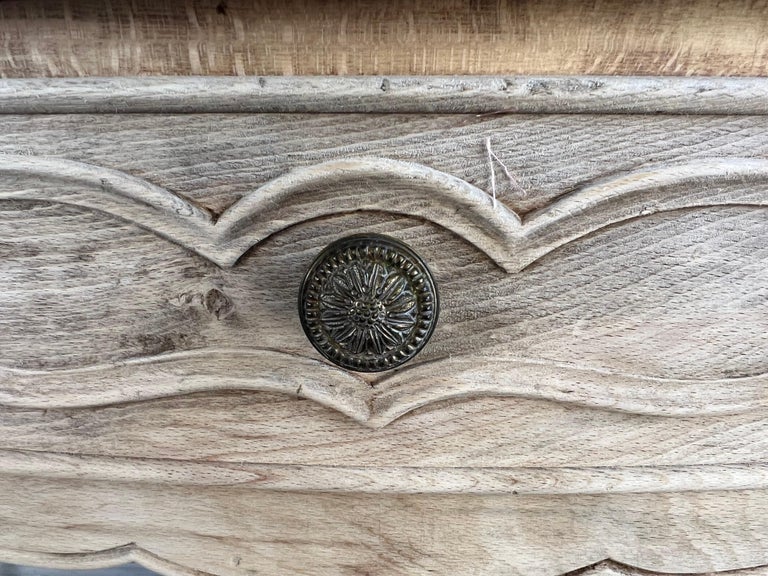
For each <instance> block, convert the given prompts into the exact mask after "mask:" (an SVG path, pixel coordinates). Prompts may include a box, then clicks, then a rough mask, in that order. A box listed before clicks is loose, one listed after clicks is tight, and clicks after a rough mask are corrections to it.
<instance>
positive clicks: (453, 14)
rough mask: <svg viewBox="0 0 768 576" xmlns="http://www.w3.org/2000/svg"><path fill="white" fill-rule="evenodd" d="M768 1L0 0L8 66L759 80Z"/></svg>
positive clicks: (0, 68)
mask: <svg viewBox="0 0 768 576" xmlns="http://www.w3.org/2000/svg"><path fill="white" fill-rule="evenodd" d="M766 14H768V9H767V8H766V4H765V2H762V1H759V2H749V1H747V0H733V1H729V2H717V1H715V0H706V1H695V0H675V1H672V2H627V1H625V0H607V1H600V2H591V3H575V2H570V3H568V2H567V3H563V2H558V1H557V0H548V1H545V2H506V1H505V2H495V1H494V2H492V1H486V0H481V1H477V2H470V1H467V0H451V1H447V2H439V3H435V2H431V1H428V0H407V1H404V2H395V3H387V4H382V3H380V2H376V1H375V0H354V1H351V2H320V1H319V0H310V1H309V2H307V1H299V0H290V1H287V2H286V1H282V2H277V1H274V0H264V1H259V2H249V1H246V0H223V1H222V0H186V1H183V0H166V1H163V2H149V1H146V0H142V1H139V2H131V3H127V2H108V1H107V0H85V1H83V0H79V1H77V2H75V1H73V0H34V1H30V0H4V1H3V2H2V4H0V39H2V43H1V44H0V45H2V46H3V49H2V55H1V57H0V75H2V76H4V77H40V76H53V77H56V76H58V77H66V76H130V75H157V74H169V75H189V74H195V75H273V74H274V75H307V74H320V75H347V74H386V75H390V74H621V75H632V74H640V75H720V76H764V75H766V74H767V73H768V68H766V66H767V65H766V62H768V58H766V49H768V42H767V41H766V38H768V30H767V28H766V27H767V26H768V19H767V18H766Z"/></svg>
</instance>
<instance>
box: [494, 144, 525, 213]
mask: <svg viewBox="0 0 768 576" xmlns="http://www.w3.org/2000/svg"><path fill="white" fill-rule="evenodd" d="M485 150H486V152H487V153H488V169H489V170H490V172H491V198H492V203H493V207H494V209H495V208H496V202H497V201H496V171H495V169H494V166H493V161H494V160H496V162H497V163H498V164H499V166H500V167H501V170H502V172H504V175H505V176H506V177H507V180H509V183H510V184H511V185H512V187H513V188H515V189H516V190H518V191H519V192H520V194H521V195H522V196H523V198H525V197H526V196H528V192H527V191H526V190H525V188H523V187H522V186H520V183H519V182H518V181H517V179H516V178H515V177H514V176H513V175H512V172H510V170H509V168H507V165H506V164H504V162H502V161H501V158H499V157H498V156H497V155H496V152H494V151H493V147H492V146H491V137H490V136H489V137H487V138H486V139H485ZM500 195H501V194H499V196H500Z"/></svg>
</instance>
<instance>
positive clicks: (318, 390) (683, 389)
mask: <svg viewBox="0 0 768 576" xmlns="http://www.w3.org/2000/svg"><path fill="white" fill-rule="evenodd" d="M441 374H450V375H451V377H450V378H442V377H441ZM64 379H68V380H75V379H76V381H77V384H78V385H77V388H76V389H72V387H71V386H70V387H64V386H61V383H62V381H63V380H64ZM105 379H109V380H113V381H119V382H120V386H119V387H112V388H109V389H106V390H105V389H104V386H103V384H104V381H105ZM0 382H2V386H0V404H3V405H6V406H18V407H29V408H54V407H82V406H95V405H106V404H114V403H122V402H133V401H142V400H149V399H153V398H160V397H169V396H176V395H181V394H190V393H193V392H203V391H208V392H210V391H217V390H254V391H261V392H278V393H283V394H289V395H294V396H297V397H301V398H306V399H309V400H313V401H315V402H317V403H318V404H321V405H323V406H326V407H329V408H332V409H334V410H336V411H338V412H341V413H342V414H345V415H347V416H349V417H351V418H353V419H354V420H356V421H358V422H360V423H363V424H366V425H367V426H370V427H374V428H378V427H382V426H385V425H387V424H389V423H390V422H392V421H394V420H396V419H397V418H400V417H401V416H403V415H405V414H407V413H408V412H411V411H412V410H415V409H417V408H420V407H423V406H427V405H430V404H433V403H436V402H440V401H443V400H449V399H454V398H468V397H478V396H483V395H488V396H509V397H517V398H530V399H540V400H552V401H557V402H566V403H570V404H577V405H581V406H587V407H592V408H602V409H606V410H614V411H619V412H630V413H635V414H648V415H657V416H704V415H716V414H736V413H741V412H746V411H749V410H754V409H757V408H761V407H766V406H768V374H760V375H757V376H750V377H744V378H730V379H720V380H706V381H702V380H683V379H664V378H654V377H647V376H638V375H633V374H624V373H620V372H615V371H610V370H604V369H599V368H594V367H589V366H574V365H571V364H566V363H559V362H553V361H543V360H532V359H526V358H497V357H483V358H482V362H480V361H478V357H476V356H471V357H469V356H467V357H450V358H444V359H439V360H435V361H433V362H428V363H424V364H417V365H414V366H412V367H406V368H403V369H401V370H400V371H398V372H395V373H393V374H391V375H387V376H384V377H381V378H379V379H378V380H374V381H373V383H372V384H371V383H369V382H368V381H366V380H364V379H363V378H361V377H360V376H357V375H355V374H353V373H350V372H347V371H345V370H342V369H341V368H337V367H335V366H332V365H330V364H326V363H325V362H321V361H319V360H314V359H312V358H308V357H304V356H299V355H295V354H289V353H286V352H282V351H279V350H272V349H266V348H265V349H259V348H253V349H252V348H248V349H210V348H209V349H198V350H189V351H184V352H174V353H170V354H162V355H159V356H153V357H149V358H141V359H136V360H127V361H123V362H120V363H117V364H101V365H96V366H89V367H84V368H72V369H66V370H57V371H42V370H22V369H13V368H0ZM713 394H714V395H715V396H716V397H717V399H718V400H717V402H712V397H713V396H712V395H713Z"/></svg>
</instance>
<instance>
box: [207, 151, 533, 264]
mask: <svg viewBox="0 0 768 576" xmlns="http://www.w3.org/2000/svg"><path fill="white" fill-rule="evenodd" d="M350 186H353V187H354V194H347V195H345V196H344V197H343V198H341V199H340V198H339V193H338V190H339V188H341V187H350ZM364 210H372V211H379V212H389V213H393V214H402V215H405V216H415V217H418V218H421V219H424V220H428V221H431V222H434V223H435V224H438V225H439V226H442V227H443V228H446V229H447V230H450V231H452V232H454V233H455V234H457V235H458V236H460V237H462V238H464V239H465V240H467V241H468V242H470V243H471V244H473V245H474V246H475V247H477V248H478V249H479V250H481V251H482V252H484V253H485V254H487V255H488V256H489V257H490V258H491V259H492V260H494V261H495V262H496V263H497V264H499V265H500V266H502V267H504V268H506V264H507V262H508V261H509V259H510V248H511V249H512V250H516V248H517V244H518V242H519V237H520V218H519V216H518V215H517V214H516V213H515V212H513V211H512V210H510V209H509V208H507V207H505V206H503V205H502V204H500V203H497V206H496V208H494V207H493V204H492V200H491V197H490V196H488V194H486V193H485V192H484V191H483V190H481V189H479V188H477V187H475V186H473V185H472V184H469V183H468V182H465V181H464V180H461V179H459V178H456V177H454V176H450V175H448V174H445V173H444V172H440V171H438V170H434V169H432V168H428V167H426V166H422V165H420V164H414V163H411V162H402V161H399V160H387V159H383V158H350V159H345V160H332V161H329V162H324V163H322V164H318V165H316V166H309V167H306V168H299V169H296V170H294V171H292V172H290V173H288V174H286V175H284V176H281V177H279V178H277V179H275V180H273V181H271V182H269V183H267V184H265V185H264V186H262V187H261V188H259V189H258V190H256V191H255V192H253V193H251V194H248V195H247V196H245V197H244V198H242V199H241V200H240V201H238V202H236V203H235V204H234V205H232V206H231V207H230V208H229V209H227V210H226V211H225V212H224V213H223V214H222V215H221V218H220V219H219V221H218V222H217V224H216V228H217V239H218V242H219V245H220V247H221V249H222V252H223V253H222V256H221V257H220V258H221V259H222V262H223V263H224V264H226V265H232V264H234V263H235V261H236V260H237V259H238V258H239V257H240V256H241V255H242V254H243V253H244V252H245V251H246V250H248V249H249V248H251V247H252V246H254V245H256V244H258V243H259V242H261V241H262V240H264V239H265V238H267V237H269V236H271V235H273V234H275V233H277V232H279V231H281V230H284V229H285V228H288V227H289V226H293V225H295V224H298V223H300V222H302V221H305V220H309V219H314V218H318V217H322V216H331V215H333V214H337V213H339V212H351V211H364Z"/></svg>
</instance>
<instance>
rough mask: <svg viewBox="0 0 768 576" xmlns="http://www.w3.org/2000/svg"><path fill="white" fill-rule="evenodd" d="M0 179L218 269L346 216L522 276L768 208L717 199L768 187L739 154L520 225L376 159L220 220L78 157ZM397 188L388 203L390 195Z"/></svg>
mask: <svg viewBox="0 0 768 576" xmlns="http://www.w3.org/2000/svg"><path fill="white" fill-rule="evenodd" d="M0 177H11V178H18V179H23V178H37V179H43V180H52V181H65V182H71V183H76V184H78V185H79V186H82V188H83V192H82V193H79V194H71V193H68V194H60V195H57V194H56V193H55V192H51V191H50V190H45V191H41V190H40V189H38V188H34V187H32V188H25V189H22V190H19V191H16V192H4V193H0V200H2V199H25V200H43V201H51V202H60V203H63V204H73V205H77V206H82V207H84V208H88V209H93V210H100V211H103V212H107V213H109V214H112V215H114V216H117V217H119V218H122V219H124V220H127V221H130V222H133V223H135V224H137V225H139V226H141V227H142V228H144V229H146V230H150V231H151V232H153V233H155V234H157V235H158V236H161V237H164V238H167V239H168V240H170V241H172V242H175V243H177V244H179V245H181V246H183V247H185V248H188V249H190V250H193V251H195V252H197V253H198V254H200V255H201V256H203V257H205V258H207V259H209V260H210V261H211V262H214V263H216V264H218V265H219V266H225V267H229V266H233V265H234V264H235V263H236V262H237V260H238V259H239V258H240V257H241V256H242V255H243V254H244V253H245V252H246V251H247V250H249V249H250V248H252V247H253V246H256V245H258V244H259V242H261V241H263V240H264V239H266V238H268V237H269V236H272V235H273V234H276V233H278V232H280V231H282V230H285V229H286V228H289V227H291V226H294V225H296V224H299V223H301V222H304V221H306V220H313V219H317V218H322V217H324V216H331V215H333V214H339V213H345V212H356V211H366V210H368V211H377V212H388V213H392V214H400V215H405V216H412V217H417V218H421V219H424V220H428V221H430V222H434V223H435V224H437V225H439V226H442V227H443V228H446V229H447V230H450V231H451V232H453V233H455V234H457V235H458V236H460V237H462V238H463V239H464V240H466V241H467V242H469V243H470V244H472V245H473V246H475V247H476V248H477V249H478V250H480V251H482V252H484V253H485V254H486V255H487V256H488V257H489V258H491V259H492V260H493V261H494V262H496V263H497V264H498V265H499V266H500V267H501V268H503V269H504V270H506V271H507V272H519V271H520V270H522V269H523V268H525V267H526V266H528V265H530V264H531V263H533V262H535V261H536V260H538V259H539V258H541V257H542V256H545V255H546V254H549V253H550V252H552V251H553V250H555V249H557V248H559V247H561V246H563V245H565V244H567V243H569V242H572V241H574V240H576V239H578V238H581V237H583V236H586V235H587V234H591V233H593V232H595V231H597V230H600V229H601V228H605V227H606V226H610V225H611V224H616V223H618V222H623V221H626V220H631V219H633V218H638V217H642V216H648V215H650V214H654V213H657V212H668V211H672V210H680V209H686V208H703V207H708V206H729V205H740V206H745V205H746V206H753V207H764V206H767V205H768V192H767V191H766V190H758V191H757V192H756V193H755V194H752V195H750V196H748V197H746V198H745V199H743V200H738V201H736V200H734V199H733V198H732V197H731V196H730V195H729V196H723V195H722V194H721V192H720V189H719V188H720V187H721V186H725V185H729V184H736V185H741V186H747V185H750V184H752V185H754V184H758V183H765V182H766V181H768V160H762V159H746V158H726V159H707V160H697V161H691V162H686V163H683V164H677V165H674V166H658V167H648V168H644V169H641V170H637V171H633V172H630V173H627V174H620V175H612V176H609V177H606V178H604V179H602V180H600V181H598V182H595V183H590V184H588V185H586V186H584V187H582V188H580V189H578V190H575V191H573V192H571V193H570V194H568V195H566V196H565V197H563V198H562V199H560V200H558V201H556V202H554V203H553V204H551V205H549V206H547V207H546V208H544V209H542V210H539V211H537V212H535V213H532V214H528V215H527V216H526V217H525V218H524V219H521V218H520V216H519V215H518V214H517V213H515V212H514V211H513V210H511V209H509V208H507V207H506V206H505V205H504V204H502V203H500V202H497V203H495V205H494V203H493V201H492V198H491V197H490V196H489V195H488V194H487V193H486V192H484V191H483V190H481V189H480V188H477V187H476V186H473V185H472V184H469V183H468V182H466V181H464V180H461V179H459V178H456V177H454V176H451V175H449V174H445V173H444V172H440V171H438V170H434V169H432V168H428V167H426V166H422V165H420V164H415V163H412V162H403V161H399V160H389V159H384V158H365V157H361V158H349V159H344V160H331V161H329V162H324V163H321V164H317V165H315V166H309V167H304V168H298V169H296V170H293V171H291V172H289V173H288V174H285V175H283V176H280V177H278V178H276V179H274V180H272V181H271V182H268V183H266V184H264V185H263V186H261V187H259V188H258V189H256V190H254V191H253V192H251V193H249V194H247V195H246V196H244V197H243V198H241V199H240V200H239V201H237V202H235V203H234V204H233V205H232V206H230V207H229V208H228V209H227V210H225V211H224V213H223V214H221V216H219V217H218V218H216V217H215V216H214V215H213V214H211V213H210V212H209V211H208V210H206V209H204V208H202V207H200V206H197V205H196V204H194V203H193V202H191V201H189V200H187V199H184V198H182V197H180V196H178V195H176V194H174V193H172V192H170V191H168V190H166V189H164V188H161V187H159V186H155V185H154V184H151V183H149V182H146V181H145V180H141V179H139V178H136V177H133V176H130V175H128V174H125V173H122V172H119V171H117V170H112V169H108V168H101V167H98V166H93V165H90V164H85V163H82V162H74V161H70V160H62V159H50V158H39V157H32V156H18V155H10V154H0ZM346 182H360V183H361V186H360V188H359V190H358V192H357V193H356V194H355V196H354V197H353V198H345V201H348V202H349V204H348V205H345V206H343V207H339V206H338V204H336V203H335V202H333V200H335V198H334V190H335V188H336V187H338V186H339V185H341V184H343V183H346ZM696 182H701V183H702V184H704V183H706V187H705V189H704V190H702V192H701V193H700V194H695V195H693V194H691V193H690V191H689V190H688V189H681V187H680V186H679V185H680V184H683V183H686V184H689V185H690V184H693V183H696ZM393 188H394V189H395V190H397V191H398V193H397V196H396V197H393V195H392V194H391V193H389V194H388V193H387V191H389V190H392V189H393ZM404 191H407V193H406V192H404ZM649 192H653V198H652V199H649V198H648V197H647V196H648V193H649Z"/></svg>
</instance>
